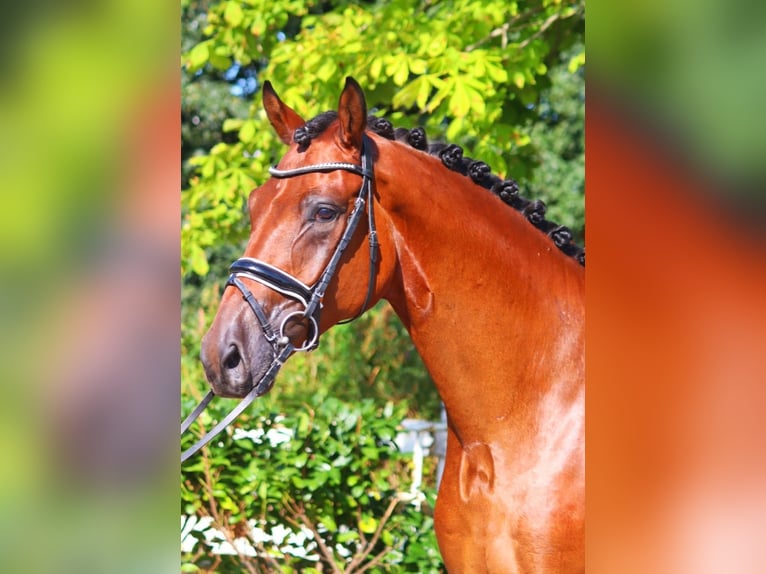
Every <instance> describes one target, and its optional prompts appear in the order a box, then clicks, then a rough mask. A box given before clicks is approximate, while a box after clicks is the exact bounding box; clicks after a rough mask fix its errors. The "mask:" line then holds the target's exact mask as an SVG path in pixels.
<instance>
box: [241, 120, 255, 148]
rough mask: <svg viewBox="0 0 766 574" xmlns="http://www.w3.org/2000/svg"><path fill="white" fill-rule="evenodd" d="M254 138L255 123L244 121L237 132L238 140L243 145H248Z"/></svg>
mask: <svg viewBox="0 0 766 574" xmlns="http://www.w3.org/2000/svg"><path fill="white" fill-rule="evenodd" d="M254 136H255V122H254V121H246V122H244V123H243V124H242V127H241V128H240V130H239V140H240V141H241V142H243V143H250V142H251V141H253V137H254Z"/></svg>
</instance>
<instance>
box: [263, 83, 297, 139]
mask: <svg viewBox="0 0 766 574" xmlns="http://www.w3.org/2000/svg"><path fill="white" fill-rule="evenodd" d="M263 108H264V109H265V110H266V117H268V118H269V121H270V122H271V125H272V126H274V130H276V132H277V135H278V136H279V139H281V140H282V142H283V143H286V144H287V145H290V144H291V143H292V142H293V133H294V132H295V130H297V129H298V128H299V127H301V126H302V125H303V124H305V123H306V122H305V121H303V118H301V117H300V116H299V115H298V114H297V113H296V112H295V110H293V109H292V108H291V107H290V106H288V105H286V104H285V103H284V102H283V101H282V100H280V99H279V96H278V95H277V93H276V92H275V91H274V88H273V87H272V86H271V82H269V81H268V80H267V81H265V82H264V83H263Z"/></svg>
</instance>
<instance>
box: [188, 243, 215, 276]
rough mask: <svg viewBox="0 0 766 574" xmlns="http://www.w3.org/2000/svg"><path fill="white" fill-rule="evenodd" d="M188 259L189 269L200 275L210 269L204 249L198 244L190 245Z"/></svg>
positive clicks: (203, 274) (205, 273)
mask: <svg viewBox="0 0 766 574" xmlns="http://www.w3.org/2000/svg"><path fill="white" fill-rule="evenodd" d="M190 260H191V261H190V263H191V270H192V271H194V273H196V274H197V275H199V276H200V277H204V276H205V275H207V272H208V271H210V265H209V264H208V261H207V256H206V255H205V251H204V250H203V249H202V248H201V247H200V246H199V245H196V244H192V245H191V256H190Z"/></svg>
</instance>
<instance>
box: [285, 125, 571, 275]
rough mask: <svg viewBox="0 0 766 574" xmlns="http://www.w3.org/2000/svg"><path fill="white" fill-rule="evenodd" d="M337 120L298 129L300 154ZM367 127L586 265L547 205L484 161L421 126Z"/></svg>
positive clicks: (569, 231)
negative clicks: (484, 193)
mask: <svg viewBox="0 0 766 574" xmlns="http://www.w3.org/2000/svg"><path fill="white" fill-rule="evenodd" d="M337 118H338V113H337V112H335V111H327V112H323V113H321V114H319V115H317V116H316V117H314V118H312V119H310V120H309V121H307V122H306V123H305V124H304V125H303V126H301V127H300V128H298V129H296V130H295V133H294V134H293V140H294V141H295V143H297V144H298V149H299V151H305V150H306V149H308V147H309V146H310V145H311V142H312V140H313V139H314V138H316V137H317V136H319V135H321V134H322V133H324V132H325V130H327V128H328V127H329V126H330V125H331V124H332V123H333V122H334V121H335V120H336V119H337ZM367 128H368V129H369V130H370V131H372V132H373V133H375V134H377V135H379V136H381V137H383V138H385V139H388V140H395V141H399V142H402V143H405V144H407V145H408V146H410V147H412V148H414V149H416V150H419V151H424V152H427V153H428V154H430V155H432V156H435V157H438V158H439V159H440V160H441V162H442V164H443V165H444V166H445V167H447V168H448V169H450V170H452V171H456V172H458V173H460V174H462V175H464V176H466V177H468V178H470V179H471V180H472V181H473V182H474V183H475V184H477V185H479V186H481V187H483V188H485V189H487V190H488V191H490V192H491V193H492V194H494V195H496V196H497V197H499V198H500V199H501V200H502V201H503V203H505V204H506V205H508V206H510V207H512V208H514V209H515V210H517V211H519V212H521V213H522V214H523V215H524V217H526V219H527V221H529V223H530V224H532V225H533V226H534V227H536V228H537V229H539V230H540V231H542V232H543V233H545V234H546V235H548V237H550V239H551V240H552V241H553V243H554V245H556V247H558V248H559V249H560V250H561V251H562V252H563V253H565V254H566V255H568V256H570V257H572V258H574V259H575V260H577V262H578V263H580V265H582V266H585V249H584V248H583V247H581V246H579V245H577V244H575V243H573V241H572V238H573V235H572V231H571V230H570V229H569V228H568V227H566V226H563V225H558V224H556V223H554V222H552V221H549V220H547V219H546V218H545V212H546V205H545V203H544V202H543V201H542V200H539V199H536V200H529V199H526V198H524V197H522V196H520V195H519V184H518V183H517V182H516V181H515V180H514V179H510V178H509V179H501V178H500V177H498V176H497V175H495V174H493V173H492V169H491V168H490V166H489V165H487V164H486V163H485V162H483V161H478V160H474V159H472V158H470V157H466V156H464V155H463V148H462V147H460V146H459V145H456V144H447V143H429V142H428V137H427V136H426V133H425V130H424V129H423V128H422V127H417V128H413V129H407V128H394V126H393V124H392V123H391V122H390V121H389V120H387V119H385V118H380V117H377V116H372V115H371V116H368V117H367Z"/></svg>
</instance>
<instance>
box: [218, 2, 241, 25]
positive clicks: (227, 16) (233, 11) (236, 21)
mask: <svg viewBox="0 0 766 574" xmlns="http://www.w3.org/2000/svg"><path fill="white" fill-rule="evenodd" d="M243 17H244V14H243V13H242V7H241V6H240V5H239V2H233V1H231V2H227V3H226V8H225V9H224V12H223V18H224V20H226V21H227V22H228V23H229V24H231V25H232V26H234V27H236V26H239V25H240V24H241V23H242V18H243Z"/></svg>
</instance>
